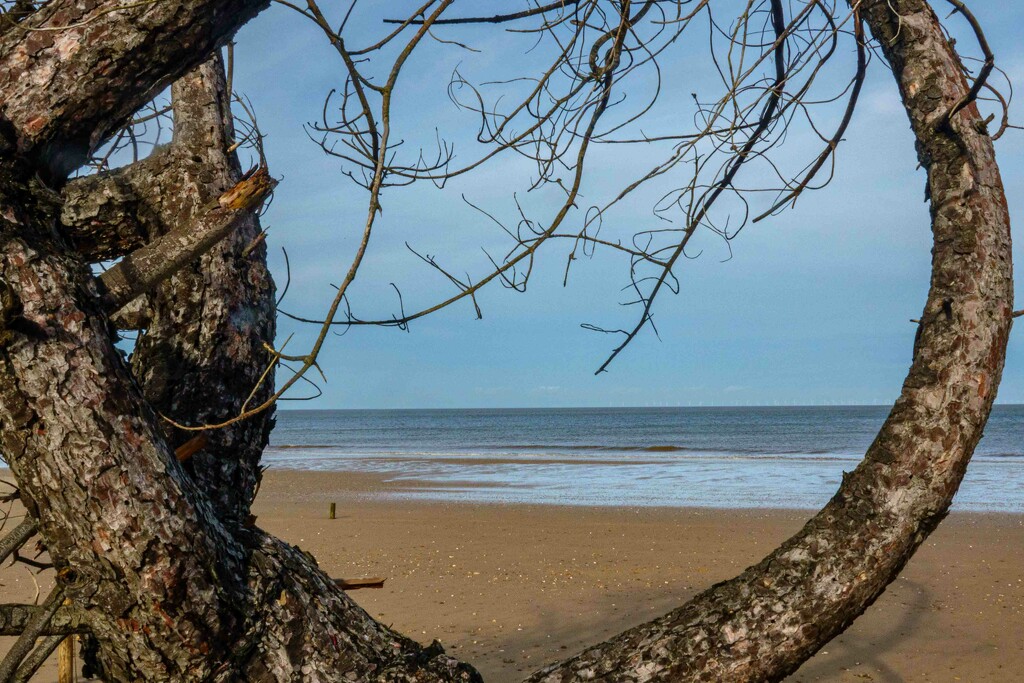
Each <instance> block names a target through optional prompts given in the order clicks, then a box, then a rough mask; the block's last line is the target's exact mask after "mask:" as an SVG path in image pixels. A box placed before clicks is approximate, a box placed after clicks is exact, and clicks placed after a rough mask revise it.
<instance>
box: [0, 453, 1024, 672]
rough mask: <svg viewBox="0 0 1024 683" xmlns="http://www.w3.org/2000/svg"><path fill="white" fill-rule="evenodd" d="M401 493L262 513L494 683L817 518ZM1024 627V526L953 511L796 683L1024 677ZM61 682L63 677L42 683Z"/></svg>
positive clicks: (361, 490) (385, 614)
mask: <svg viewBox="0 0 1024 683" xmlns="http://www.w3.org/2000/svg"><path fill="white" fill-rule="evenodd" d="M405 491H406V493H414V492H415V486H410V487H407V488H405ZM393 492H394V485H392V484H387V483H385V482H382V481H380V480H379V479H378V478H375V477H373V476H371V475H353V474H342V473H310V472H285V471H271V472H269V473H268V474H267V476H266V478H265V481H264V485H263V489H262V491H261V492H260V495H259V498H258V499H257V503H256V506H255V510H254V511H255V513H256V514H257V515H258V517H259V519H258V523H259V524H260V525H261V526H263V527H264V528H266V529H267V530H269V531H271V532H272V533H275V534H277V535H279V536H281V537H282V538H284V539H286V540H288V541H290V542H292V543H294V544H297V545H299V546H300V547H302V548H303V549H304V550H307V551H309V552H311V553H313V554H314V555H315V556H316V557H317V558H318V560H319V562H320V565H321V566H322V567H323V568H324V569H325V570H326V571H327V572H329V573H330V574H331V575H332V576H335V577H341V578H362V577H375V576H381V577H386V578H387V582H386V584H385V587H384V588H383V589H379V590H359V591H354V592H352V593H351V595H352V597H353V598H355V600H356V601H357V602H359V603H360V604H361V605H362V606H363V607H364V608H365V609H366V610H367V611H369V612H370V613H371V614H373V615H374V616H375V617H377V618H379V619H381V620H382V621H384V622H386V623H388V624H391V625H393V626H394V627H395V628H396V629H398V630H400V631H402V632H404V633H406V634H408V635H410V636H412V637H414V638H417V639H418V640H421V641H423V642H429V641H431V640H433V639H435V638H437V639H439V640H440V641H441V642H442V643H443V644H444V645H445V647H446V648H447V649H448V650H449V651H450V652H452V653H453V654H454V655H456V656H458V657H459V658H461V659H464V660H466V661H469V662H472V663H473V664H475V665H476V666H477V667H478V668H479V669H480V670H481V672H482V673H483V674H484V677H485V679H486V680H487V681H489V682H490V683H506V682H511V681H517V680H520V679H521V678H522V677H523V676H524V675H525V674H526V673H528V672H530V671H532V670H534V669H536V668H538V667H540V666H541V665H543V664H544V663H546V662H549V661H552V660H556V659H559V658H562V657H565V656H568V655H569V654H572V653H573V652H575V651H577V650H579V649H581V648H582V647H584V646H586V645H587V644H591V643H594V642H597V641H600V640H602V639H604V638H607V637H609V636H611V635H613V634H615V633H617V632H619V631H621V630H623V629H624V628H627V627H629V626H631V625H634V624H636V623H640V622H642V621H644V620H647V619H650V618H653V617H655V616H658V615H660V614H662V613H664V612H666V611H668V610H670V609H671V608H672V607H674V606H676V605H678V604H680V603H681V602H683V601H685V600H686V599H687V598H688V597H690V596H692V595H694V594H695V593H696V592H698V591H700V590H702V589H704V588H706V587H707V586H709V585H710V584H712V583H714V582H716V581H720V580H723V579H726V578H729V577H730V576H733V575H735V574H736V573H737V572H739V571H741V570H742V569H743V568H744V567H746V566H748V565H749V564H751V563H753V562H755V561H757V560H758V559H760V558H761V557H762V556H763V555H764V554H765V553H766V552H768V551H769V550H770V549H771V548H773V547H774V546H775V545H777V544H778V543H779V542H780V541H782V540H783V539H785V538H786V537H787V536H788V535H790V534H792V533H793V532H795V531H796V530H798V529H799V528H800V526H801V524H802V523H803V521H804V520H805V519H806V517H807V516H809V514H810V513H809V512H807V511H785V510H718V509H664V508H581V507H558V506H526V505H497V504H495V505H478V504H470V503H436V502H419V501H415V500H394V499H393V498H386V497H382V494H384V493H393ZM330 502H336V503H337V510H338V513H337V519H335V520H329V519H327V512H328V506H329V503H330ZM45 589H46V586H45V585H43V590H45ZM34 590H35V588H34V583H33V580H32V579H31V578H30V577H29V576H28V574H27V572H26V571H25V570H24V569H23V568H14V569H6V568H5V569H2V570H0V591H2V594H3V600H4V601H5V602H6V601H12V600H24V599H27V598H30V597H31V596H32V594H33V593H34ZM1022 633H1024V516H1018V515H1000V514H974V513H954V514H953V515H951V516H950V518H949V519H947V520H946V521H945V522H943V524H942V525H941V526H940V527H939V529H938V530H937V531H936V532H935V533H934V534H933V535H932V537H931V538H930V539H929V540H928V541H927V542H926V543H925V545H924V546H923V547H922V548H921V550H920V551H919V552H918V554H917V555H916V556H915V557H914V559H913V560H912V561H911V563H910V565H909V566H908V567H907V569H906V570H905V571H904V573H903V575H902V576H901V577H900V578H899V579H898V580H897V581H896V582H895V583H894V584H893V585H892V586H891V587H890V588H889V590H888V591H887V592H886V593H885V594H884V595H883V596H882V597H881V598H880V599H879V600H878V602H877V603H876V604H875V605H874V606H872V607H871V608H870V609H869V610H868V612H867V613H866V614H865V615H864V616H863V617H861V618H860V619H859V620H858V621H857V622H856V623H855V624H854V625H853V626H852V627H851V628H850V629H849V630H848V631H847V632H846V633H845V634H843V635H842V636H840V637H839V638H838V639H836V640H835V641H833V642H832V643H830V644H829V645H828V646H827V647H826V648H824V650H823V651H822V652H820V653H819V654H818V655H817V656H815V657H814V658H813V659H812V660H811V661H809V662H808V663H807V664H805V665H804V667H803V668H802V669H801V670H800V671H799V672H797V673H796V674H795V675H794V676H792V677H791V678H790V679H789V680H790V681H803V682H806V683H809V682H811V681H851V682H853V681H857V682H863V681H885V682H897V681H1013V680H1020V678H1019V677H1020V676H1021V675H1022V674H1021V673H1020V672H1021V671H1024V642H1022V640H1021V634H1022ZM0 641H2V642H0V649H6V647H7V646H8V644H9V642H10V640H9V639H0ZM55 678H56V675H55V670H54V669H53V667H52V665H51V666H50V667H49V668H48V669H47V670H46V671H45V672H43V675H41V676H40V677H39V679H38V680H43V681H52V680H55Z"/></svg>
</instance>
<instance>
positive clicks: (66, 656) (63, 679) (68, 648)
mask: <svg viewBox="0 0 1024 683" xmlns="http://www.w3.org/2000/svg"><path fill="white" fill-rule="evenodd" d="M74 681H75V635H74V634H72V635H70V636H68V637H67V638H65V639H64V640H62V641H60V645H58V646H57V683H74Z"/></svg>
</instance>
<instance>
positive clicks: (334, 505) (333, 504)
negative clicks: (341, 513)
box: [330, 503, 337, 519]
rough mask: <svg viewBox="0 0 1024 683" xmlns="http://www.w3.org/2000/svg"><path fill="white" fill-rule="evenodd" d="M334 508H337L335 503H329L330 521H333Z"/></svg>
mask: <svg viewBox="0 0 1024 683" xmlns="http://www.w3.org/2000/svg"><path fill="white" fill-rule="evenodd" d="M336 507H337V503H331V517H330V519H334V512H335V508H336Z"/></svg>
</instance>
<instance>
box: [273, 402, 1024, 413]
mask: <svg viewBox="0 0 1024 683" xmlns="http://www.w3.org/2000/svg"><path fill="white" fill-rule="evenodd" d="M887 406H888V407H891V406H892V404H891V403H790V404H777V403H774V404H772V403H751V404H747V405H737V404H714V405H698V406H695V405H671V406H664V405H663V406H608V405H604V406H470V407H466V406H461V407H438V408H423V407H389V408H278V410H277V412H282V413H298V412H308V413H314V412H332V411H334V412H340V411H359V410H363V411H365V410H674V409H679V408H696V409H701V408H884V407H887ZM1000 406H1007V407H1016V406H1024V403H995V404H993V406H992V407H993V408H996V407H1000ZM275 407H276V406H275Z"/></svg>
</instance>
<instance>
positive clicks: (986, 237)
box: [529, 0, 1013, 683]
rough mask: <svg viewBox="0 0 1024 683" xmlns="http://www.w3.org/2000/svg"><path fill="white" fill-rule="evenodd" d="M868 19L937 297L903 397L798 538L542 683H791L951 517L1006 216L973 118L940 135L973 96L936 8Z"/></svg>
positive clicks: (1000, 325) (1003, 298) (1007, 298)
mask: <svg viewBox="0 0 1024 683" xmlns="http://www.w3.org/2000/svg"><path fill="white" fill-rule="evenodd" d="M851 4H852V3H851ZM860 11H861V13H862V15H863V17H864V19H865V21H866V23H867V25H868V26H869V28H870V30H871V32H872V34H873V35H874V36H875V38H876V39H877V40H878V42H879V43H880V44H881V45H882V48H883V50H884V51H885V54H886V57H887V58H888V60H889V63H890V66H891V67H892V71H893V74H894V75H895V77H896V80H897V83H898V84H899V88H900V92H901V94H902V97H903V102H904V105H905V107H906V110H907V114H908V116H909V117H910V122H911V125H912V128H913V130H914V134H915V136H916V138H917V148H918V154H919V158H920V160H921V163H922V165H923V166H924V167H925V168H926V169H927V170H928V187H929V190H930V193H931V213H932V228H933V232H934V237H935V246H934V250H933V259H932V280H931V288H930V291H929V294H928V300H927V303H926V304H925V310H924V314H923V315H922V325H921V333H920V335H919V338H918V342H917V344H916V345H915V346H916V348H915V353H914V362H913V365H912V366H911V368H910V372H909V374H908V375H907V379H906V381H905V382H904V385H903V392H902V394H901V395H900V397H899V399H898V400H897V401H896V404H895V405H894V406H893V409H892V412H891V413H890V414H889V417H888V419H887V420H886V422H885V424H884V425H883V426H882V429H881V431H880V432H879V434H878V436H877V437H876V439H875V441H874V443H873V444H872V445H871V447H870V448H869V449H868V452H867V454H866V455H865V457H864V460H863V461H862V462H861V463H860V465H859V466H858V467H857V468H856V470H854V471H853V472H851V473H848V474H847V475H845V476H844V478H843V483H842V486H841V487H840V489H839V491H838V492H837V493H836V495H835V496H834V497H833V498H832V500H831V501H830V502H829V503H828V505H826V506H825V508H824V509H822V511H821V512H819V513H818V514H817V515H816V516H815V517H814V518H813V519H811V520H810V521H809V522H808V523H807V525H806V526H805V527H804V528H803V529H802V530H801V531H800V532H799V533H798V534H797V535H796V536H794V537H793V538H791V539H789V540H788V541H786V542H785V543H784V544H782V545H781V546H780V547H779V548H778V549H777V550H775V551H774V552H773V553H771V554H770V555H769V556H768V557H766V558H765V559H764V560H762V561H761V562H760V563H758V564H757V565H755V566H753V567H750V568H749V569H747V570H746V571H745V572H743V573H742V574H741V575H740V576H738V577H736V578H735V579H732V580H731V581H728V582H725V583H722V584H719V585H716V586H713V587H712V588H710V589H708V590H707V591H705V592H704V593H702V594H700V595H698V596H697V597H696V598H694V599H693V600H692V601H690V602H689V603H687V604H686V605H684V606H683V607H680V608H679V609H677V610H675V611H673V612H670V613H669V614H667V615H665V616H663V617H661V618H659V619H657V620H655V621H653V622H650V623H647V624H644V625H642V626H638V627H636V628H633V629H631V630H629V631H626V632H625V633H623V634H621V635H619V636H616V637H615V638H612V639H611V640H609V641H607V642H605V643H602V644H600V645H597V646H595V647H592V648H590V649H588V650H586V651H585V652H583V653H582V654H580V655H578V656H576V657H574V658H572V659H570V660H568V661H565V662H562V663H559V664H556V665H553V666H551V667H548V668H546V669H544V670H542V671H540V672H538V673H536V674H535V675H533V676H532V677H531V678H530V679H529V680H530V681H531V682H533V683H541V682H543V683H555V682H557V683H568V682H570V681H594V680H605V681H613V680H614V681H622V682H625V681H674V682H677V681H706V680H722V681H725V680H727V681H736V682H739V681H778V680H781V679H783V678H784V677H785V676H786V675H788V674H789V673H791V672H793V671H795V670H796V669H797V667H799V666H800V664H802V663H803V662H804V661H806V660H807V659H808V658H810V657H811V656H812V655H813V654H814V653H815V652H816V651H817V650H818V649H819V648H821V647H822V646H823V645H824V644H825V643H827V642H828V641H829V640H831V639H832V638H834V637H835V636H836V635H838V634H839V633H841V632H842V631H843V630H844V629H846V628H847V627H848V626H849V625H850V623H852V622H853V620H854V619H855V618H856V617H857V616H859V615H860V614H861V613H863V612H864V610H865V609H867V607H868V606H869V605H871V604H872V603H873V602H874V601H875V599H876V598H877V597H878V596H879V595H880V594H881V593H882V592H883V591H884V590H885V588H886V586H887V585H888V584H889V583H890V582H891V581H893V580H894V579H895V578H896V577H897V576H898V575H899V572H900V571H901V570H902V569H903V567H904V565H905V564H906V562H907V561H908V560H909V559H910V557H911V556H912V555H913V553H914V551H915V550H916V549H917V548H918V546H919V545H920V544H921V543H922V542H923V541H924V539H925V538H927V537H928V534H930V533H931V531H932V530H933V529H934V528H935V526H936V525H937V524H938V523H939V522H940V521H941V520H942V518H943V517H944V516H945V514H946V511H947V509H948V508H949V505H950V502H951V501H952V499H953V495H954V494H955V493H956V490H957V487H958V486H959V484H960V481H961V479H962V478H963V475H964V471H965V470H966V467H967V464H968V462H969V460H970V458H971V455H972V453H973V452H974V448H975V446H976V445H977V443H978V440H979V439H980V438H981V434H982V429H983V428H984V426H985V422H986V421H987V419H988V416H989V412H990V411H991V408H992V403H993V401H994V399H995V394H996V388H997V387H998V385H999V380H1000V377H1001V375H1002V370H1003V363H1004V359H1005V355H1006V343H1007V338H1008V335H1009V331H1010V325H1011V308H1010V302H1011V301H1012V300H1013V286H1012V285H1013V281H1012V265H1011V253H1010V229H1009V228H1010V224H1009V215H1008V213H1007V207H1006V199H1005V196H1004V192H1003V187H1002V182H1001V180H1000V177H999V171H998V167H997V165H996V160H995V155H994V151H993V148H992V142H991V140H990V139H989V137H988V136H987V135H985V134H984V133H982V132H979V128H978V127H977V126H976V125H975V124H977V123H978V122H979V121H980V116H979V114H978V111H977V108H976V107H974V106H968V107H967V108H965V109H964V110H963V112H962V114H961V116H960V117H959V118H958V119H955V120H954V121H953V122H952V124H951V125H950V126H946V125H944V124H945V122H946V119H947V112H948V111H949V109H950V107H951V106H953V105H955V104H956V103H957V102H959V101H960V100H961V99H962V98H963V97H964V95H965V93H967V92H968V85H967V83H966V81H965V79H964V76H963V70H962V69H961V65H960V61H959V59H958V57H957V56H956V54H955V53H954V51H953V49H952V47H951V46H950V45H949V43H948V41H947V40H946V37H945V34H944V33H943V30H942V27H941V25H940V23H939V21H938V18H937V17H936V16H935V13H934V12H933V11H932V9H931V7H930V6H929V5H928V3H927V2H925V1H924V0H889V1H888V2H886V1H885V0H871V1H867V2H861V3H860Z"/></svg>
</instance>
